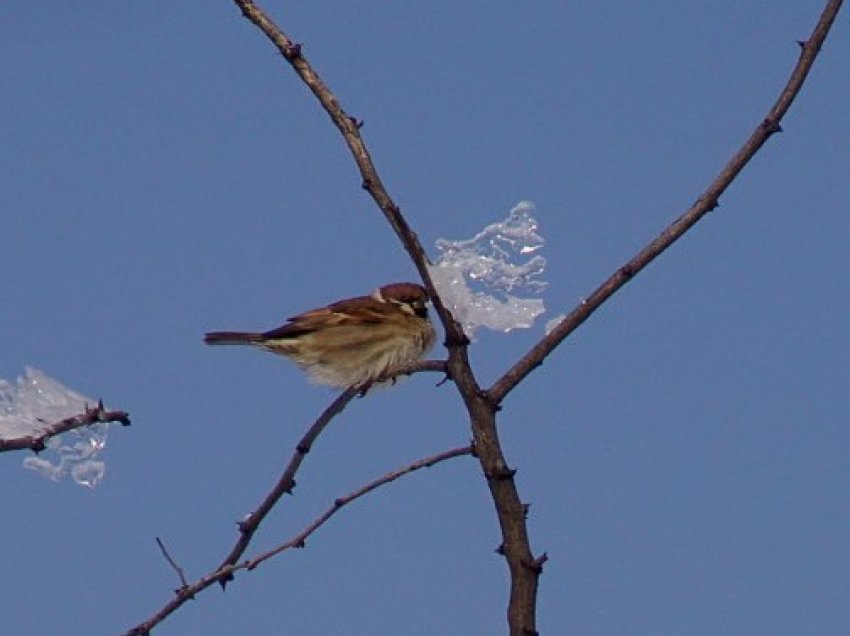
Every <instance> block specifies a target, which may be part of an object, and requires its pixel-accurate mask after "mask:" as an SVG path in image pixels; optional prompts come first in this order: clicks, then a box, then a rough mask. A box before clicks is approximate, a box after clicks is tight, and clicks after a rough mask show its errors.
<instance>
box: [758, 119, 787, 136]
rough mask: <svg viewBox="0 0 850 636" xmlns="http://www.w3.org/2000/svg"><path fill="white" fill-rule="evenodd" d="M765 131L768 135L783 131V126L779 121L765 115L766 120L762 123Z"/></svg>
mask: <svg viewBox="0 0 850 636" xmlns="http://www.w3.org/2000/svg"><path fill="white" fill-rule="evenodd" d="M761 125H762V127H763V128H764V130H765V132H766V133H767V134H768V135H772V134H774V133H778V132H782V126H780V125H779V122H777V121H775V120H773V119H770V118H769V117H765V119H764V121H763V122H762V123H761Z"/></svg>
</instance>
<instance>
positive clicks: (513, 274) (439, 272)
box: [429, 201, 546, 338]
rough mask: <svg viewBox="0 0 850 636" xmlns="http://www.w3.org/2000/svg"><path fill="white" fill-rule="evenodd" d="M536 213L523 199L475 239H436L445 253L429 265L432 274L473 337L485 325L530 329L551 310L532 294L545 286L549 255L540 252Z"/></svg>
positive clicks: (502, 328)
mask: <svg viewBox="0 0 850 636" xmlns="http://www.w3.org/2000/svg"><path fill="white" fill-rule="evenodd" d="M534 213H535V208H534V204H533V203H531V202H529V201H520V202H519V203H518V204H517V205H516V207H514V209H512V210H511V211H510V213H509V214H508V216H507V218H506V219H504V220H503V221H499V222H498V223H493V224H491V225H488V226H487V227H485V228H484V229H483V230H481V231H480V232H478V234H476V235H475V236H473V237H472V238H470V239H466V240H456V241H451V240H448V239H439V240H438V241H437V249H438V250H439V251H440V257H439V259H438V260H437V262H436V263H435V264H434V265H432V266H431V267H430V268H429V269H430V273H431V278H432V279H433V281H434V285H435V286H436V287H437V291H438V292H439V294H440V297H441V298H442V299H443V302H444V303H445V304H446V307H448V309H449V311H451V312H452V315H453V316H454V317H455V319H456V320H457V321H458V322H460V324H461V325H462V326H463V330H464V332H465V333H466V335H467V336H469V337H470V338H474V337H475V332H476V331H477V330H478V328H480V327H484V328H486V329H492V330H494V331H511V330H512V329H525V328H528V327H530V326H531V325H532V324H534V320H535V319H536V318H537V316H539V315H540V314H542V313H543V312H544V311H545V310H546V308H545V307H544V306H543V300H542V299H541V298H534V297H533V296H534V295H539V294H540V293H542V291H543V290H544V289H545V288H546V282H545V281H543V280H542V279H541V276H542V275H543V270H544V269H545V268H546V259H545V258H543V257H542V256H540V255H539V254H535V252H536V251H537V250H539V249H540V248H542V247H543V243H544V241H543V237H542V236H540V235H539V234H538V233H537V230H538V225H537V219H536V218H535V216H534ZM520 294H522V295H520ZM529 296H531V297H529Z"/></svg>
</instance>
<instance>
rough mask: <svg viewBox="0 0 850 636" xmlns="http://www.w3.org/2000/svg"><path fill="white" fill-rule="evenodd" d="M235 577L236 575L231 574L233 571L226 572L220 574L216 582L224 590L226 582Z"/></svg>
mask: <svg viewBox="0 0 850 636" xmlns="http://www.w3.org/2000/svg"><path fill="white" fill-rule="evenodd" d="M235 578H236V577H234V576H233V572H228V573H227V574H224V575H222V577H221V578H220V579H219V581H218V584H219V585H220V586H221V589H222V590H226V589H227V584H228V583H230V582H231V581H232V580H233V579H235Z"/></svg>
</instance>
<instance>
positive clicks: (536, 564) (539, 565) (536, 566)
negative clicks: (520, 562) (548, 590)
mask: <svg viewBox="0 0 850 636" xmlns="http://www.w3.org/2000/svg"><path fill="white" fill-rule="evenodd" d="M548 560H549V555H548V554H546V553H545V552H544V553H543V554H541V555H540V556H539V557H537V558H536V559H534V561H532V562H531V563H529V564H528V568H529V569H530V570H531V571H532V572H534V573H535V574H540V573H541V572H543V564H544V563H546V561H548Z"/></svg>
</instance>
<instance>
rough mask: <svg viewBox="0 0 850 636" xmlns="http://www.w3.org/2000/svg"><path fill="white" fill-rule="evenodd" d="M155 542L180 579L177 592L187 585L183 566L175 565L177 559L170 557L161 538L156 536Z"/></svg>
mask: <svg viewBox="0 0 850 636" xmlns="http://www.w3.org/2000/svg"><path fill="white" fill-rule="evenodd" d="M156 544H157V545H158V546H159V549H160V551H161V552H162V556H164V557H165V560H166V561H168V564H169V565H170V566H171V568H172V569H173V570H174V571H175V572H177V577H178V578H179V579H180V588H179V589H178V590H177V592H179V591H180V590H182V589H184V588H187V587H189V581H187V580H186V573H185V572H184V571H183V568H181V567H180V566H179V565H177V561H175V560H174V559H173V558H172V557H171V555H170V554H169V553H168V550H166V549H165V544H164V543H163V542H162V539H160V538H159V537H156Z"/></svg>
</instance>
